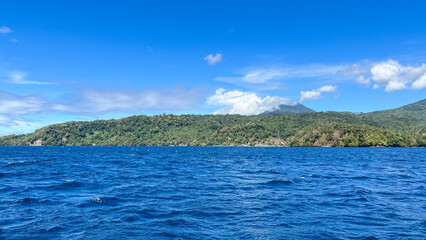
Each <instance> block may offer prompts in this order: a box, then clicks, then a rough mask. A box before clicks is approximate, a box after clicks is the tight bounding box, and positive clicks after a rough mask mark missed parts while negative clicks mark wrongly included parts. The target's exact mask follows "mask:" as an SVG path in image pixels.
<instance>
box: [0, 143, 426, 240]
mask: <svg viewBox="0 0 426 240" xmlns="http://www.w3.org/2000/svg"><path fill="white" fill-rule="evenodd" d="M0 194H1V198H0V239H425V238H426V149H424V148H423V149H422V148H409V149H408V148H405V149H404V148H247V147H246V148H244V147H0Z"/></svg>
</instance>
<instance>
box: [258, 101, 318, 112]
mask: <svg viewBox="0 0 426 240" xmlns="http://www.w3.org/2000/svg"><path fill="white" fill-rule="evenodd" d="M306 112H315V111H314V110H312V109H310V108H308V107H306V106H305V105H303V104H300V103H297V104H296V105H293V106H291V105H284V104H282V105H280V108H279V109H277V110H275V111H270V112H264V113H262V114H270V113H306Z"/></svg>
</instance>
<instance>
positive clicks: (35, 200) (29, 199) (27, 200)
mask: <svg viewBox="0 0 426 240" xmlns="http://www.w3.org/2000/svg"><path fill="white" fill-rule="evenodd" d="M18 202H20V203H24V204H27V203H36V202H38V199H37V198H32V197H26V198H22V199H19V200H18Z"/></svg>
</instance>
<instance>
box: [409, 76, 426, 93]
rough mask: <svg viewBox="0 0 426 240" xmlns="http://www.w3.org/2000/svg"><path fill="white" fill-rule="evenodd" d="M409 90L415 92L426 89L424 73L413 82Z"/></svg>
mask: <svg viewBox="0 0 426 240" xmlns="http://www.w3.org/2000/svg"><path fill="white" fill-rule="evenodd" d="M411 88H412V89H415V90H420V89H423V88H426V73H425V74H423V75H422V76H421V77H419V78H418V79H417V80H416V81H414V82H413V84H412V85H411Z"/></svg>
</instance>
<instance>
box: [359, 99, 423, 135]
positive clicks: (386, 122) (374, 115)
mask: <svg viewBox="0 0 426 240" xmlns="http://www.w3.org/2000/svg"><path fill="white" fill-rule="evenodd" d="M362 116H363V117H364V119H365V121H366V122H367V123H368V124H369V125H372V126H376V127H385V128H389V129H394V130H405V131H406V130H413V131H416V130H421V131H423V132H426V124H425V122H426V99H424V100H421V101H418V102H415V103H412V104H408V105H405V106H402V107H400V108H396V109H391V110H384V111H377V112H371V113H365V114H362Z"/></svg>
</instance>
